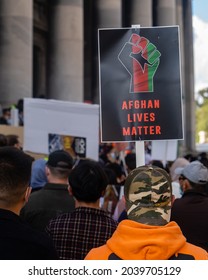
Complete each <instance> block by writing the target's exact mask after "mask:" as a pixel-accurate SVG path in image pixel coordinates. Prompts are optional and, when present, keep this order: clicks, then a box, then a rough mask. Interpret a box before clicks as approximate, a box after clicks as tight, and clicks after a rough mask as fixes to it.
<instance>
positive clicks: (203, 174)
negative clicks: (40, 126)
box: [171, 161, 208, 251]
mask: <svg viewBox="0 0 208 280" xmlns="http://www.w3.org/2000/svg"><path fill="white" fill-rule="evenodd" d="M175 172H176V174H178V175H180V177H179V180H180V182H181V185H182V188H183V195H182V197H181V198H179V199H175V201H174V203H173V207H172V212H171V220H172V221H175V222H177V223H178V225H179V226H180V227H181V230H182V232H183V234H184V235H185V237H186V238H187V241H188V242H190V243H192V244H195V245H197V246H200V247H202V248H204V249H205V250H207V251H208V223H207V222H206V220H207V219H208V196H207V192H206V187H207V182H208V169H207V167H205V166H204V165H203V164H202V163H201V162H199V161H192V162H191V163H189V164H188V165H186V166H185V167H183V168H176V169H175Z"/></svg>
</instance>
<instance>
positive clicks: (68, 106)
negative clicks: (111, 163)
mask: <svg viewBox="0 0 208 280" xmlns="http://www.w3.org/2000/svg"><path fill="white" fill-rule="evenodd" d="M49 134H59V135H69V136H74V137H85V138H86V139H87V140H86V142H87V143H86V157H88V158H92V159H94V160H98V149H99V147H98V145H99V105H92V104H86V103H79V102H69V101H58V100H45V99H36V98H25V99H24V147H23V149H24V150H25V151H30V152H33V153H41V154H48V152H49V150H48V146H49V145H48V144H49V143H48V137H49Z"/></svg>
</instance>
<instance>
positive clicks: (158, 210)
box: [124, 166, 172, 225]
mask: <svg viewBox="0 0 208 280" xmlns="http://www.w3.org/2000/svg"><path fill="white" fill-rule="evenodd" d="M124 195H125V199H126V210H127V215H128V218H129V219H130V220H134V221H136V222H140V223H143V224H149V225H165V224H167V223H168V222H169V221H170V209H171V196H172V189H171V180H170V176H169V175H168V173H167V172H166V171H165V170H164V169H162V168H159V167H156V166H140V167H137V168H136V169H134V170H132V171H131V172H130V173H129V175H128V177H127V179H126V182H125V185H124Z"/></svg>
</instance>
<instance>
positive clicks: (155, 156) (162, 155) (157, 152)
mask: <svg viewBox="0 0 208 280" xmlns="http://www.w3.org/2000/svg"><path fill="white" fill-rule="evenodd" d="M177 149H178V141H177V140H168V141H165V140H161V141H152V153H151V158H152V160H161V161H163V162H166V161H174V160H175V159H176V157H177Z"/></svg>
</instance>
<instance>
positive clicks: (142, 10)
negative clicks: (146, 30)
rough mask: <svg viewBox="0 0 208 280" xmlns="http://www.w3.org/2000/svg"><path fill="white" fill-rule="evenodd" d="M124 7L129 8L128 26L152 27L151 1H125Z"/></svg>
mask: <svg viewBox="0 0 208 280" xmlns="http://www.w3.org/2000/svg"><path fill="white" fill-rule="evenodd" d="M126 5H127V6H129V8H128V9H129V11H130V15H129V19H130V26H131V25H137V24H139V25H141V27H149V26H152V0H145V1H138V0H131V1H129V0H127V1H126ZM124 13H125V11H124ZM127 16H128V15H127ZM130 26H129V27H130Z"/></svg>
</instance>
